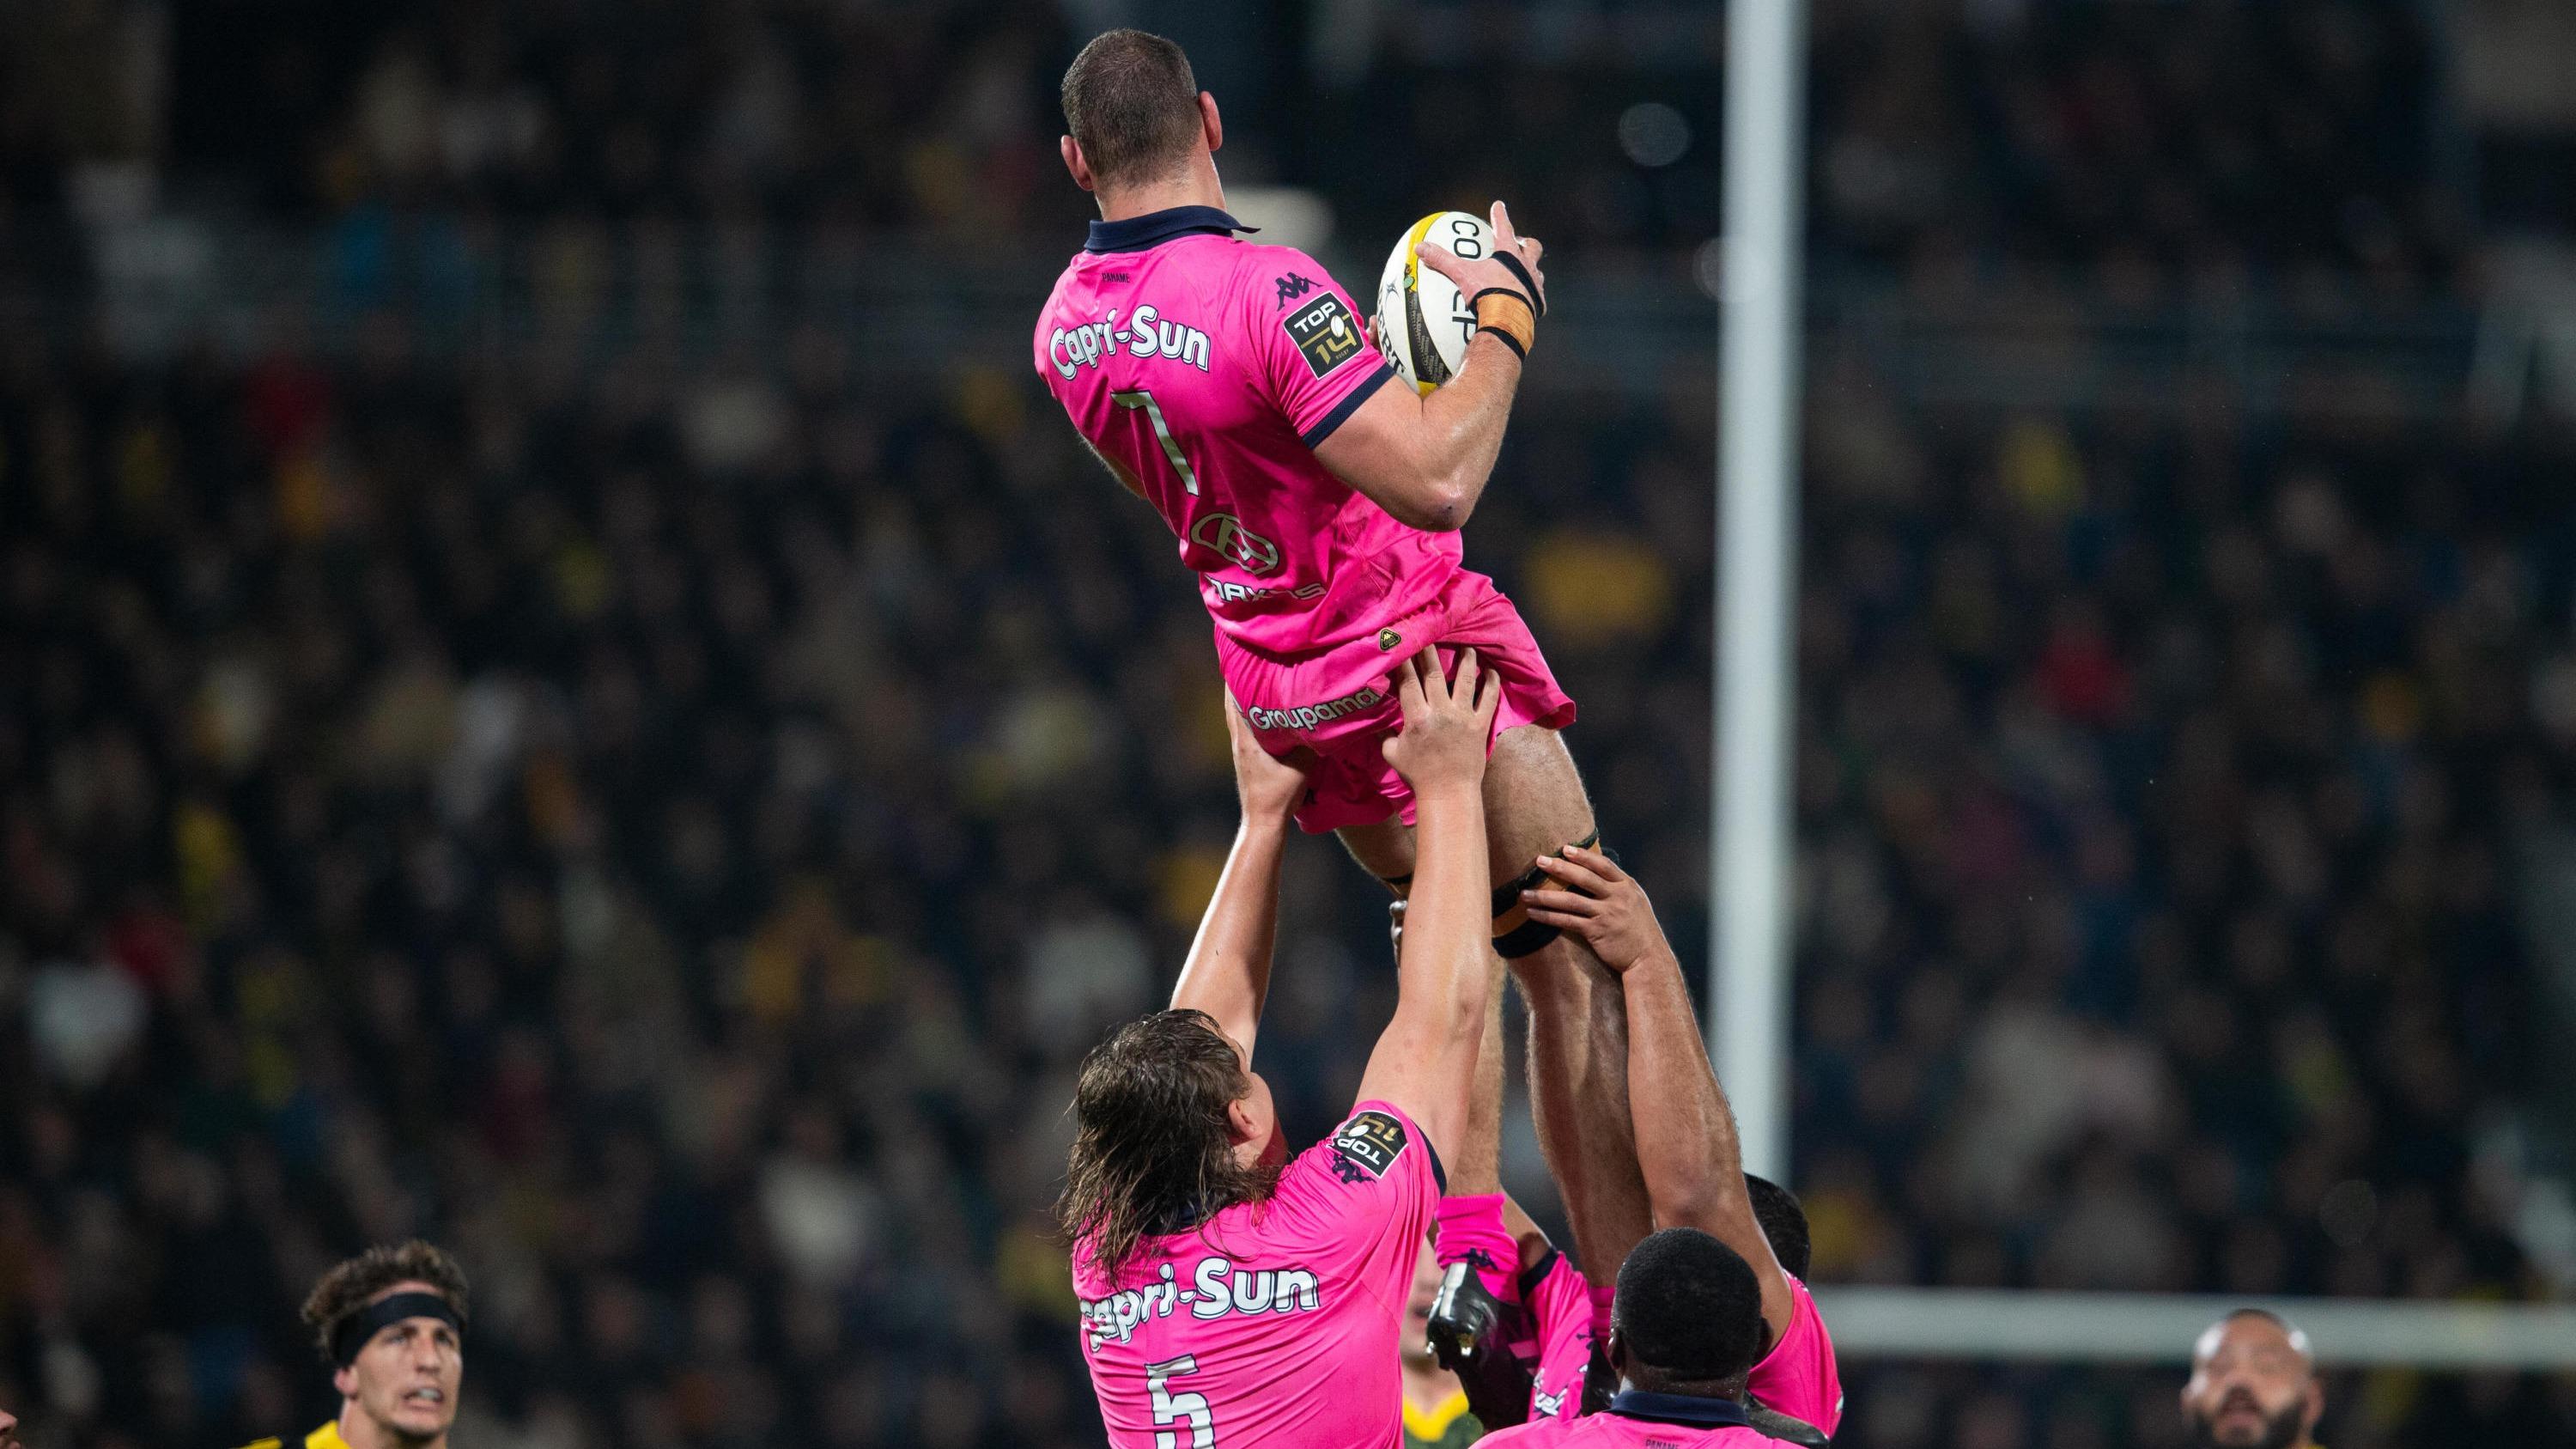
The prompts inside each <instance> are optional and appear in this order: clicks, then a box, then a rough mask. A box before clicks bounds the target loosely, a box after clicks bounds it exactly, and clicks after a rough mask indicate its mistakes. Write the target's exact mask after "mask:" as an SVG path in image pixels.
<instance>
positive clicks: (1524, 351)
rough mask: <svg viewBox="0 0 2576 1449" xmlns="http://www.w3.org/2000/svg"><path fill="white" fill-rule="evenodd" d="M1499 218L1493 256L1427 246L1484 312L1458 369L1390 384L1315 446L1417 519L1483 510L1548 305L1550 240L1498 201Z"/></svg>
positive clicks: (1440, 526)
mask: <svg viewBox="0 0 2576 1449" xmlns="http://www.w3.org/2000/svg"><path fill="white" fill-rule="evenodd" d="M1492 220H1493V229H1494V240H1495V251H1494V255H1492V256H1490V257H1480V258H1478V259H1477V260H1475V261H1466V260H1462V259H1461V258H1459V257H1458V256H1456V255H1455V254H1453V253H1451V252H1450V251H1449V250H1448V249H1447V248H1446V247H1442V246H1439V245H1436V244H1434V243H1431V242H1424V243H1423V244H1422V245H1421V247H1420V248H1419V251H1420V255H1421V257H1422V263H1423V265H1425V266H1427V267H1430V268H1431V269H1432V270H1434V271H1436V272H1438V273H1440V274H1441V275H1442V276H1444V277H1447V278H1448V279H1449V280H1450V281H1452V282H1455V283H1457V284H1458V290H1459V291H1460V292H1461V293H1462V294H1464V295H1465V296H1467V297H1468V298H1470V299H1471V305H1473V306H1474V308H1475V311H1476V320H1477V324H1478V325H1477V331H1476V335H1475V337H1474V339H1473V340H1471V341H1470V342H1469V343H1468V344H1467V360H1466V364H1465V366H1463V367H1461V368H1460V369H1459V372H1458V375H1457V376H1456V377H1454V378H1451V379H1450V380H1449V381H1448V382H1447V383H1445V384H1443V385H1442V386H1440V387H1437V388H1434V389H1433V390H1432V391H1431V393H1430V394H1429V395H1428V396H1425V395H1421V394H1417V393H1415V392H1414V391H1413V389H1411V388H1409V387H1404V386H1401V385H1382V386H1380V387H1379V388H1378V390H1377V391H1376V392H1375V393H1374V394H1372V395H1371V396H1370V398H1369V400H1368V401H1366V402H1364V403H1362V404H1360V406H1359V410H1358V411H1357V412H1354V413H1352V414H1351V415H1350V418H1349V419H1348V420H1347V421H1345V422H1344V423H1343V424H1342V425H1341V426H1340V427H1338V428H1336V429H1334V431H1333V433H1332V435H1331V436H1329V437H1327V438H1325V439H1324V440H1323V441H1322V442H1320V443H1318V444H1316V445H1315V457H1316V458H1317V459H1318V460H1320V461H1321V462H1322V463H1323V465H1324V466H1325V467H1327V468H1330V469H1331V470H1332V471H1333V474H1334V476H1336V477H1338V478H1340V479H1341V480H1342V481H1343V482H1345V483H1347V484H1349V485H1350V486H1351V487H1353V488H1355V489H1358V490H1359V491H1360V492H1362V493H1364V494H1367V495H1368V497H1369V498H1370V500H1371V501H1373V502H1375V503H1376V504H1377V505H1378V506H1379V507H1380V508H1383V509H1385V510H1386V511H1387V512H1388V513H1389V514H1391V515H1393V516H1394V518H1395V519H1396V521H1397V522H1399V523H1404V524H1409V525H1411V526H1412V527H1415V528H1423V529H1430V530H1433V531H1435V532H1443V531H1446V530H1449V529H1454V528H1462V527H1464V526H1465V525H1466V522H1467V517H1468V515H1469V514H1472V513H1474V512H1475V511H1476V500H1477V499H1479V498H1481V497H1483V496H1484V492H1485V480H1486V479H1487V478H1488V477H1490V476H1492V474H1493V471H1494V457H1495V455H1496V454H1497V453H1499V452H1501V451H1502V446H1503V425H1504V424H1505V423H1506V422H1508V421H1510V419H1511V415H1512V396H1513V394H1514V393H1516V392H1517V391H1519V389H1520V382H1521V363H1522V361H1523V360H1524V359H1526V358H1527V357H1528V356H1529V349H1530V343H1531V341H1532V339H1533V337H1534V335H1535V333H1536V331H1537V327H1538V319H1539V317H1540V316H1541V315H1542V314H1544V313H1545V312H1546V310H1547V280H1546V276H1545V274H1544V273H1542V272H1540V271H1539V269H1538V263H1539V257H1540V255H1541V254H1542V253H1543V252H1544V251H1545V250H1546V248H1545V247H1543V246H1541V245H1540V244H1539V241H1538V239H1537V238H1536V237H1524V236H1521V235H1519V234H1518V233H1516V232H1514V231H1513V230H1512V221H1511V214H1510V213H1509V212H1507V211H1505V210H1504V209H1503V204H1502V203H1501V202H1499V201H1497V202H1495V203H1494V209H1493V217H1492Z"/></svg>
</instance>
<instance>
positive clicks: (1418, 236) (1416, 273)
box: [1376, 201, 1547, 393]
mask: <svg viewBox="0 0 2576 1449" xmlns="http://www.w3.org/2000/svg"><path fill="white" fill-rule="evenodd" d="M1544 250H1545V248H1544V247H1542V246H1541V245H1540V244H1539V242H1538V239H1537V238H1535V237H1524V236H1521V235H1519V234H1518V233H1516V232H1514V231H1513V230H1512V222H1511V214H1510V213H1509V212H1507V211H1505V210H1504V209H1503V204H1502V203H1501V202H1499V201H1498V202H1495V203H1494V211H1493V216H1492V218H1491V219H1490V220H1479V219H1478V218H1476V217H1473V216H1470V215H1468V214H1467V213H1465V212H1463V211H1437V212H1433V213H1432V214H1431V215H1429V216H1426V217H1424V218H1423V219H1422V220H1420V221H1417V222H1415V223H1414V224H1413V225H1412V226H1411V227H1409V228H1407V229H1406V230H1405V233H1404V235H1403V236H1401V237H1399V238H1397V240H1396V243H1395V250H1394V251H1392V252H1389V253H1388V254H1387V258H1386V270H1385V272H1384V273H1382V274H1381V275H1380V276H1379V278H1378V287H1377V318H1376V321H1377V345H1378V350H1379V351H1380V352H1382V353H1384V354H1385V356H1386V361H1387V365H1388V366H1390V367H1392V368H1394V369H1395V371H1396V374H1397V375H1398V376H1400V377H1402V378H1403V379H1404V380H1405V381H1406V382H1409V383H1411V384H1413V390H1414V391H1416V392H1420V393H1428V392H1430V391H1431V390H1432V389H1433V388H1435V387H1438V386H1440V385H1441V384H1442V383H1444V382H1447V381H1448V380H1449V379H1451V378H1452V377H1455V376H1457V375H1458V369H1459V368H1461V367H1464V366H1465V365H1466V362H1467V344H1468V343H1470V342H1473V341H1475V340H1476V334H1477V332H1479V331H1480V330H1491V331H1494V332H1496V333H1498V334H1499V335H1501V336H1502V337H1503V338H1504V340H1505V341H1506V342H1508V343H1509V344H1510V345H1511V347H1512V349H1513V350H1514V351H1516V352H1518V353H1520V354H1521V355H1522V356H1523V357H1527V356H1528V355H1529V344H1530V338H1531V335H1532V333H1533V332H1534V331H1535V330H1536V325H1537V322H1538V319H1539V317H1541V316H1543V315H1544V314H1545V313H1546V311H1547V290H1546V278H1545V276H1544V274H1542V273H1541V272H1540V271H1539V270H1538V259H1539V255H1540V253H1541V252H1543V251H1544Z"/></svg>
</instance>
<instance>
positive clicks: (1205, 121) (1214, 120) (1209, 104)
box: [1199, 91, 1225, 156]
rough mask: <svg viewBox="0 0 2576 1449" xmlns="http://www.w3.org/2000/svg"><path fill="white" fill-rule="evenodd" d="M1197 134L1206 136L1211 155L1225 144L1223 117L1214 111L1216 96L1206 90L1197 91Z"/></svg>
mask: <svg viewBox="0 0 2576 1449" xmlns="http://www.w3.org/2000/svg"><path fill="white" fill-rule="evenodd" d="M1199 134H1200V135H1202V136H1204V137H1206V138H1207V143H1208V154H1209V155H1211V156H1213V155H1215V154H1216V152H1217V150H1218V149H1219V148H1220V147H1222V146H1224V145H1225V119H1224V118H1223V117H1221V116H1219V115H1218V114H1217V113H1216V97H1215V96H1213V95H1210V94H1209V93H1207V92H1206V91H1201V92H1199Z"/></svg>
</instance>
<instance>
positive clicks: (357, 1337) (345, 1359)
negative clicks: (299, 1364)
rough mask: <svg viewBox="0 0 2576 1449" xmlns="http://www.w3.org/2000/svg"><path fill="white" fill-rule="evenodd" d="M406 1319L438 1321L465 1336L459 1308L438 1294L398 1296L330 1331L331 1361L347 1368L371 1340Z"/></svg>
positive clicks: (358, 1312)
mask: <svg viewBox="0 0 2576 1449" xmlns="http://www.w3.org/2000/svg"><path fill="white" fill-rule="evenodd" d="M406 1318H435V1319H437V1320H438V1321H439V1322H441V1323H444V1324H446V1325H447V1326H448V1327H450V1328H452V1329H455V1330H456V1332H457V1335H458V1336H459V1337H463V1336H464V1333H465V1320H464V1319H462V1318H460V1317H458V1316H457V1313H456V1305H454V1304H452V1303H450V1302H448V1301H447V1300H446V1299H444V1298H441V1297H439V1296H438V1295H437V1294H435V1293H396V1294H394V1295H393V1296H392V1297H390V1298H382V1299H378V1300H377V1301H376V1302H373V1303H370V1304H368V1305H367V1306H366V1307H364V1308H361V1309H358V1310H356V1311H354V1312H352V1313H351V1314H350V1315H349V1316H348V1317H346V1318H343V1319H341V1320H340V1323H339V1326H338V1327H336V1328H334V1329H332V1330H331V1361H332V1362H333V1363H335V1364H338V1365H339V1366H340V1367H342V1368H347V1367H348V1366H349V1365H350V1364H351V1363H353V1362H355V1361H356V1359H357V1357H358V1350H360V1349H362V1348H365V1347H366V1346H367V1342H368V1340H370V1339H372V1338H374V1337H375V1336H376V1335H377V1334H378V1333H380V1332H382V1331H383V1330H385V1329H387V1328H390V1327H392V1326H393V1325H394V1324H397V1323H400V1322H402V1321H403V1320H404V1319H406Z"/></svg>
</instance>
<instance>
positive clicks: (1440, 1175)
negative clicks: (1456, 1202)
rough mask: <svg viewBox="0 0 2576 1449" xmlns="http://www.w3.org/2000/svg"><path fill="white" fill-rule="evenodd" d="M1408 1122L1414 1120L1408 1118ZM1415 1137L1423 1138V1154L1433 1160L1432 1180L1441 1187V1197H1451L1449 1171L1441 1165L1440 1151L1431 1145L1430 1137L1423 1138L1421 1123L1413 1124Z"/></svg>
mask: <svg viewBox="0 0 2576 1449" xmlns="http://www.w3.org/2000/svg"><path fill="white" fill-rule="evenodd" d="M1406 1120H1407V1121H1411V1120H1412V1119H1410V1118H1407V1119H1406ZM1413 1135H1414V1136H1415V1137H1418V1138H1421V1140H1422V1154H1423V1155H1424V1156H1425V1157H1428V1158H1430V1159H1431V1180H1432V1181H1433V1182H1435V1183H1438V1184H1439V1185H1440V1193H1439V1195H1440V1196H1441V1197H1447V1196H1448V1195H1449V1169H1448V1168H1445V1167H1443V1166H1441V1165H1440V1149H1439V1148H1437V1147H1434V1146H1432V1145H1431V1139H1430V1138H1429V1137H1426V1136H1423V1132H1422V1124H1421V1123H1419V1122H1414V1123H1413Z"/></svg>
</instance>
